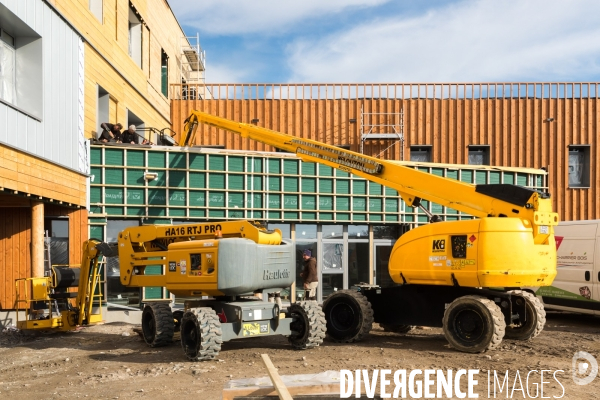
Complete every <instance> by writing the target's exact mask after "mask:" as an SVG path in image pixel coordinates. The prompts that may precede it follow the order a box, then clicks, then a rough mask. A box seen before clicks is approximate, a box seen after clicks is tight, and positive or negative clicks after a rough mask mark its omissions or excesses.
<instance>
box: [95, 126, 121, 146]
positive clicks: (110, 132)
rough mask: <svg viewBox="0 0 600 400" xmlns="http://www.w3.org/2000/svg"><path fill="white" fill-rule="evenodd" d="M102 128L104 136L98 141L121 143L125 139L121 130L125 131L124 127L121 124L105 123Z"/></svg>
mask: <svg viewBox="0 0 600 400" xmlns="http://www.w3.org/2000/svg"><path fill="white" fill-rule="evenodd" d="M100 127H101V128H102V134H101V135H100V138H99V139H98V140H99V141H101V142H104V143H107V142H117V143H121V141H122V139H123V134H122V133H121V129H123V125H121V124H120V123H118V122H117V123H116V124H110V123H108V122H103V123H102V124H101V125H100Z"/></svg>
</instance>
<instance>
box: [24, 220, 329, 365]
mask: <svg viewBox="0 0 600 400" xmlns="http://www.w3.org/2000/svg"><path fill="white" fill-rule="evenodd" d="M83 250H84V251H83V256H82V263H81V268H80V269H77V268H60V269H58V268H54V269H53V271H54V273H53V277H40V278H28V279H22V280H18V281H17V301H18V303H19V305H20V307H23V308H26V319H25V320H24V321H19V322H18V327H19V328H20V329H52V328H55V329H61V330H69V329H73V328H75V327H76V326H78V325H88V324H93V323H97V322H100V321H101V320H102V315H101V307H100V306H101V303H100V299H101V296H100V294H99V293H98V287H99V276H100V267H99V266H100V265H101V264H100V263H99V262H98V261H99V258H100V256H105V257H116V256H117V254H118V257H119V268H120V279H121V283H122V284H123V285H124V286H126V287H147V286H162V287H165V288H167V289H168V290H169V291H170V292H171V293H173V294H175V295H177V296H179V297H180V298H185V299H186V301H185V303H184V308H183V310H181V309H180V310H175V311H173V310H172V309H171V306H170V304H169V303H167V302H151V303H146V304H145V305H144V309H143V312H142V321H141V322H142V335H143V337H144V340H145V341H146V343H147V344H148V345H150V346H151V347H158V346H165V345H168V344H170V343H171V342H172V341H173V336H174V333H175V331H176V330H179V331H180V334H181V346H182V348H183V351H184V353H185V355H186V356H187V358H188V359H190V360H193V361H198V360H209V359H213V358H214V357H216V356H217V355H218V353H219V351H220V350H221V344H222V343H223V342H224V341H228V340H232V339H237V338H246V337H257V336H270V335H284V336H287V337H288V339H289V342H290V343H291V345H292V346H293V347H294V348H296V349H310V348H314V347H317V346H319V345H320V344H321V343H322V342H323V338H324V337H325V317H324V315H323V311H322V310H321V307H320V306H319V305H318V304H317V302H316V301H303V302H298V303H294V304H291V305H290V306H289V307H282V305H281V302H280V301H277V296H269V297H270V298H269V300H270V301H268V300H264V299H263V295H266V294H267V293H266V292H264V290H265V289H279V290H281V289H282V288H286V287H289V286H291V284H292V283H293V280H294V276H295V275H294V273H293V271H294V270H295V267H296V264H295V251H294V245H293V244H292V243H291V242H289V241H286V240H284V239H282V235H281V231H280V230H278V229H276V230H274V231H268V230H267V229H265V228H264V227H262V226H260V225H259V224H257V223H253V222H248V221H230V222H220V223H198V224H185V225H145V226H137V227H130V228H127V229H125V230H123V231H122V232H120V233H119V236H118V243H117V245H115V244H107V243H102V242H101V241H99V240H95V239H90V240H88V241H86V242H85V243H84V245H83ZM148 266H161V267H162V273H161V274H159V275H151V274H148V275H146V274H145V272H146V267H148ZM61 277H62V278H61ZM75 286H77V287H78V292H73V293H69V292H67V290H66V289H67V288H69V287H75ZM31 287H32V294H31V295H29V289H30V288H31ZM69 297H75V298H76V302H75V303H76V304H75V306H72V305H71V304H70V302H69V300H68V298H69ZM57 299H61V300H62V302H61V303H60V304H59V303H58V301H57ZM65 299H67V300H65ZM40 305H41V306H42V307H37V308H38V309H39V308H44V307H43V306H44V305H46V307H45V310H37V311H44V313H46V312H47V314H46V315H44V314H38V312H36V310H35V309H36V306H40ZM31 310H34V311H31Z"/></svg>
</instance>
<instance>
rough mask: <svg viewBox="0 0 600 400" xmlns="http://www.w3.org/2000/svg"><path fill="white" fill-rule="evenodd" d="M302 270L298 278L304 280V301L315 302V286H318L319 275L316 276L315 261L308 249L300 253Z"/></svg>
mask: <svg viewBox="0 0 600 400" xmlns="http://www.w3.org/2000/svg"><path fill="white" fill-rule="evenodd" d="M302 258H303V259H304V269H303V270H302V272H301V273H300V277H302V279H304V298H305V299H306V300H317V286H319V275H318V274H317V260H315V258H314V257H313V256H312V252H311V251H310V250H308V249H306V250H304V251H303V252H302Z"/></svg>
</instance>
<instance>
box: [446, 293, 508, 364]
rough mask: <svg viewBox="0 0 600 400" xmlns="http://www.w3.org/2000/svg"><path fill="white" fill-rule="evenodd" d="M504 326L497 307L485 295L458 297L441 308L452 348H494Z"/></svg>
mask: <svg viewBox="0 0 600 400" xmlns="http://www.w3.org/2000/svg"><path fill="white" fill-rule="evenodd" d="M505 328H506V322H504V315H503V314H502V311H501V310H500V307H498V306H497V305H496V303H494V302H493V301H492V300H489V299H487V298H485V297H481V296H473V295H471V296H463V297H459V298H458V299H456V300H454V301H453V302H452V303H451V304H450V305H449V306H448V308H447V309H446V311H445V312H444V319H443V329H444V336H446V340H448V342H449V343H450V345H451V346H452V347H454V348H455V349H456V350H459V351H462V352H465V353H481V352H484V351H486V350H493V349H495V348H496V347H498V346H499V345H500V343H502V338H503V337H504V331H505Z"/></svg>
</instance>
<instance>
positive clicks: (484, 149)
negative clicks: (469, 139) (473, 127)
mask: <svg viewBox="0 0 600 400" xmlns="http://www.w3.org/2000/svg"><path fill="white" fill-rule="evenodd" d="M490 148H491V146H490V145H489V144H470V145H468V146H467V165H492V164H491V150H490ZM475 152H481V153H483V163H482V164H473V163H471V154H472V153H475Z"/></svg>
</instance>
